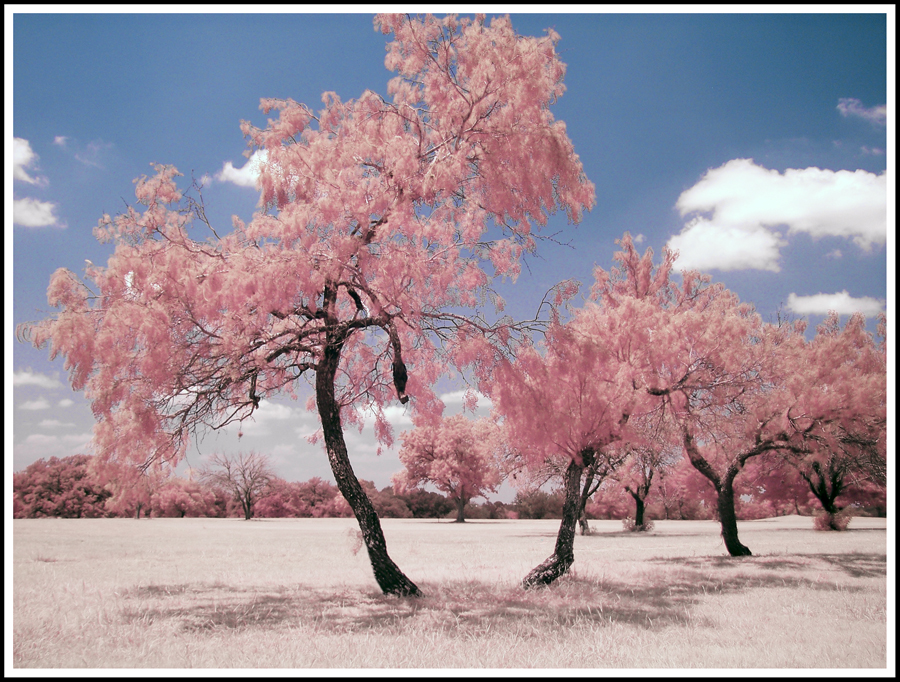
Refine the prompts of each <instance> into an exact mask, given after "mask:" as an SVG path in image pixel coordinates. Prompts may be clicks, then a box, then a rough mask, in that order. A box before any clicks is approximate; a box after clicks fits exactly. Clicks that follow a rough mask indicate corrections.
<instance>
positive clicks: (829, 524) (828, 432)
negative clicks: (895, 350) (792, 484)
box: [785, 313, 887, 530]
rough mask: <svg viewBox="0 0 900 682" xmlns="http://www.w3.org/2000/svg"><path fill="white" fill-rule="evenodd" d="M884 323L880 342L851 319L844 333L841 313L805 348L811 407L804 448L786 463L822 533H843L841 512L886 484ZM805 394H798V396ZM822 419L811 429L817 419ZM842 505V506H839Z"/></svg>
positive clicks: (858, 320) (798, 447)
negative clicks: (813, 503) (816, 509)
mask: <svg viewBox="0 0 900 682" xmlns="http://www.w3.org/2000/svg"><path fill="white" fill-rule="evenodd" d="M884 327H885V322H884V316H882V322H881V324H880V325H879V331H880V333H881V335H882V341H881V342H879V341H878V340H877V339H876V338H875V337H873V336H872V335H871V334H869V333H867V332H866V331H865V318H864V317H863V316H862V315H854V316H852V317H851V318H850V319H849V320H848V321H847V324H846V325H845V326H844V327H843V328H841V325H840V319H839V317H838V315H837V314H836V313H831V314H830V315H829V316H828V317H827V318H826V320H825V321H824V322H823V323H822V324H821V325H819V327H818V329H817V334H816V336H815V338H814V339H813V341H812V342H811V343H810V344H808V347H807V348H806V353H807V354H808V356H809V357H808V370H807V373H808V374H810V375H811V376H807V377H805V378H806V380H807V381H806V383H808V384H809V385H810V386H812V387H813V388H812V389H808V390H807V391H806V393H805V397H806V398H807V399H808V400H809V401H810V402H812V403H813V404H812V405H811V406H810V408H809V410H808V412H807V414H806V415H805V419H806V420H807V421H808V422H810V424H809V426H807V427H806V428H804V429H803V432H802V435H803V441H802V442H801V443H799V444H798V445H796V446H795V447H794V448H793V449H792V452H791V454H792V455H793V456H791V457H786V458H785V460H786V463H787V464H789V465H792V466H793V467H795V468H796V471H797V474H798V475H799V477H800V479H801V480H802V481H803V482H804V483H805V485H806V486H807V487H808V489H809V492H811V494H812V496H813V497H814V498H815V499H816V500H817V501H818V503H819V504H820V505H821V507H822V509H823V512H824V514H823V516H822V518H821V521H820V522H819V526H820V527H821V528H823V529H827V530H843V528H845V527H846V521H848V520H849V519H848V518H847V517H846V514H843V515H841V517H840V518H839V515H840V514H841V511H842V508H843V506H844V505H846V504H848V503H850V502H851V501H853V499H854V496H855V495H856V496H859V498H860V501H862V500H863V499H866V498H870V497H871V495H872V494H873V493H874V494H875V496H876V498H877V495H878V489H879V488H883V487H884V486H885V484H886V476H885V471H886V458H887V445H886V436H887V432H886V425H887V406H886V399H887V366H886V350H885V346H886V343H885V341H884ZM795 390H798V392H799V391H800V390H801V389H800V387H798V388H797V389H795ZM816 414H817V415H820V416H819V417H818V419H817V421H816V423H815V425H813V424H812V423H811V422H812V420H813V419H814V415H816ZM839 498H841V502H839V501H838V500H839Z"/></svg>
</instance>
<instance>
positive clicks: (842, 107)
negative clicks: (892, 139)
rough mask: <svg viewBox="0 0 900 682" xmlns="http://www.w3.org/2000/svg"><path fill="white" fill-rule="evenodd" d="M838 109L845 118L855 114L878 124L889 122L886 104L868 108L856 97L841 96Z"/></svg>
mask: <svg viewBox="0 0 900 682" xmlns="http://www.w3.org/2000/svg"><path fill="white" fill-rule="evenodd" d="M837 110H838V111H840V112H841V116H843V117H844V118H848V117H851V116H854V117H856V118H861V119H863V120H864V121H868V122H869V123H872V124H873V125H877V126H883V125H885V124H886V123H887V105H886V104H881V105H879V106H876V107H869V108H868V109H867V108H866V107H864V106H863V103H862V102H860V101H859V100H858V99H856V98H854V97H841V99H839V100H838V105H837Z"/></svg>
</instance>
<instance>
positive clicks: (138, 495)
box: [94, 458, 173, 519]
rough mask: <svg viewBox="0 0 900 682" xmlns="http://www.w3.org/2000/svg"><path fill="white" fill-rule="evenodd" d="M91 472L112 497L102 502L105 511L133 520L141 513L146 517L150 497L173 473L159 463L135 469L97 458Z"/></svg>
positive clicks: (129, 465)
mask: <svg viewBox="0 0 900 682" xmlns="http://www.w3.org/2000/svg"><path fill="white" fill-rule="evenodd" d="M94 468H95V471H96V472H97V475H98V476H99V477H100V479H101V480H104V481H106V487H107V488H108V489H109V490H110V492H111V493H112V496H111V497H110V498H109V499H108V500H107V501H106V508H107V509H108V510H109V511H110V512H112V513H114V514H117V515H119V516H134V518H135V519H139V518H141V512H143V513H144V516H148V515H149V514H150V503H151V500H152V498H153V495H154V494H155V493H156V492H157V491H158V490H159V489H160V488H161V487H162V486H164V485H165V484H166V482H167V481H168V480H169V477H170V476H171V475H172V473H173V472H172V470H171V469H170V468H168V467H167V466H164V463H163V462H153V463H151V464H150V466H147V467H139V466H134V465H131V464H127V463H121V462H116V461H109V460H101V459H100V458H95V467H94Z"/></svg>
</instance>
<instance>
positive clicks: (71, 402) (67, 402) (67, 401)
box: [56, 398, 75, 407]
mask: <svg viewBox="0 0 900 682" xmlns="http://www.w3.org/2000/svg"><path fill="white" fill-rule="evenodd" d="M56 404H57V405H59V407H72V405H74V404H75V401H74V400H71V399H70V398H63V399H62V400H60V401H59V402H58V403H56Z"/></svg>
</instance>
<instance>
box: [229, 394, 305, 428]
mask: <svg viewBox="0 0 900 682" xmlns="http://www.w3.org/2000/svg"><path fill="white" fill-rule="evenodd" d="M294 412H295V411H294V409H292V408H290V407H288V406H287V405H282V404H280V403H273V402H271V401H269V400H260V401H259V407H257V408H256V409H255V410H253V415H252V416H251V417H250V418H249V419H246V420H244V422H243V423H242V424H240V425H238V424H232V425H231V428H232V429H234V430H237V431H239V432H241V433H243V434H244V435H245V436H263V435H266V434H268V433H269V432H270V431H271V430H272V427H273V425H274V424H277V423H279V422H284V421H286V420H289V419H291V418H292V417H294Z"/></svg>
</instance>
